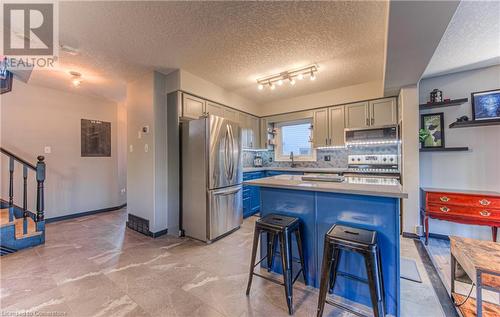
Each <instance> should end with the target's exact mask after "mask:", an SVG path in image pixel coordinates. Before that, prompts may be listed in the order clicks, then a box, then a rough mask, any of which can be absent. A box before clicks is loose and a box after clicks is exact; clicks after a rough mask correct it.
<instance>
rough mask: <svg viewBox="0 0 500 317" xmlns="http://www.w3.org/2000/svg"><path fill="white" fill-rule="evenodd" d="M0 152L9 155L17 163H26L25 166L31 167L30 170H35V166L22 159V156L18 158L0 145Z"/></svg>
mask: <svg viewBox="0 0 500 317" xmlns="http://www.w3.org/2000/svg"><path fill="white" fill-rule="evenodd" d="M0 152H2V153H3V154H5V155H7V156H9V157H12V158H13V159H14V160H16V161H18V162H19V163H22V164H23V165H26V166H27V167H29V168H31V169H32V170H34V171H36V166H35V165H33V164H31V163H30V162H28V161H26V160H23V159H22V158H20V157H19V156H17V155H15V154H14V153H12V152H10V151H8V150H6V149H4V148H3V147H0Z"/></svg>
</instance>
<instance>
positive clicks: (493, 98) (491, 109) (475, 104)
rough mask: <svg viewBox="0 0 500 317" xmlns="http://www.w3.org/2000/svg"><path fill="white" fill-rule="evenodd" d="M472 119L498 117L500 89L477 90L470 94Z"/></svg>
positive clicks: (499, 113) (499, 111) (499, 114)
mask: <svg viewBox="0 0 500 317" xmlns="http://www.w3.org/2000/svg"><path fill="white" fill-rule="evenodd" d="M470 99H471V103H472V119H473V120H488V119H500V89H493V90H486V91H478V92H473V93H471V94H470Z"/></svg>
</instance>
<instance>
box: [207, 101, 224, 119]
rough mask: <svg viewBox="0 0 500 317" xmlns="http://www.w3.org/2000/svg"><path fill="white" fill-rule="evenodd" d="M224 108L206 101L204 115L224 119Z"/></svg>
mask: <svg viewBox="0 0 500 317" xmlns="http://www.w3.org/2000/svg"><path fill="white" fill-rule="evenodd" d="M224 108H225V107H224V106H222V105H219V104H216V103H213V102H210V101H207V104H206V108H205V113H207V114H213V115H214V116H219V117H224Z"/></svg>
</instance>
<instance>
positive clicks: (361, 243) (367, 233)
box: [326, 225, 377, 250]
mask: <svg viewBox="0 0 500 317" xmlns="http://www.w3.org/2000/svg"><path fill="white" fill-rule="evenodd" d="M326 237H327V239H328V240H329V241H330V242H332V243H338V244H340V245H345V246H349V247H352V248H360V249H366V250H371V249H373V248H375V247H376V246H377V231H372V230H366V229H360V228H353V227H347V226H341V225H334V226H333V227H331V228H330V230H329V231H328V232H327V233H326Z"/></svg>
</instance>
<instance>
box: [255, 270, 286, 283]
mask: <svg viewBox="0 0 500 317" xmlns="http://www.w3.org/2000/svg"><path fill="white" fill-rule="evenodd" d="M252 274H253V275H255V276H258V277H261V278H263V279H265V280H268V281H269V282H273V283H275V284H278V285H281V286H284V285H285V284H284V283H283V282H280V281H278V280H277V279H274V278H272V277H269V276H265V275H262V274H259V273H255V272H253V273H252Z"/></svg>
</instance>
